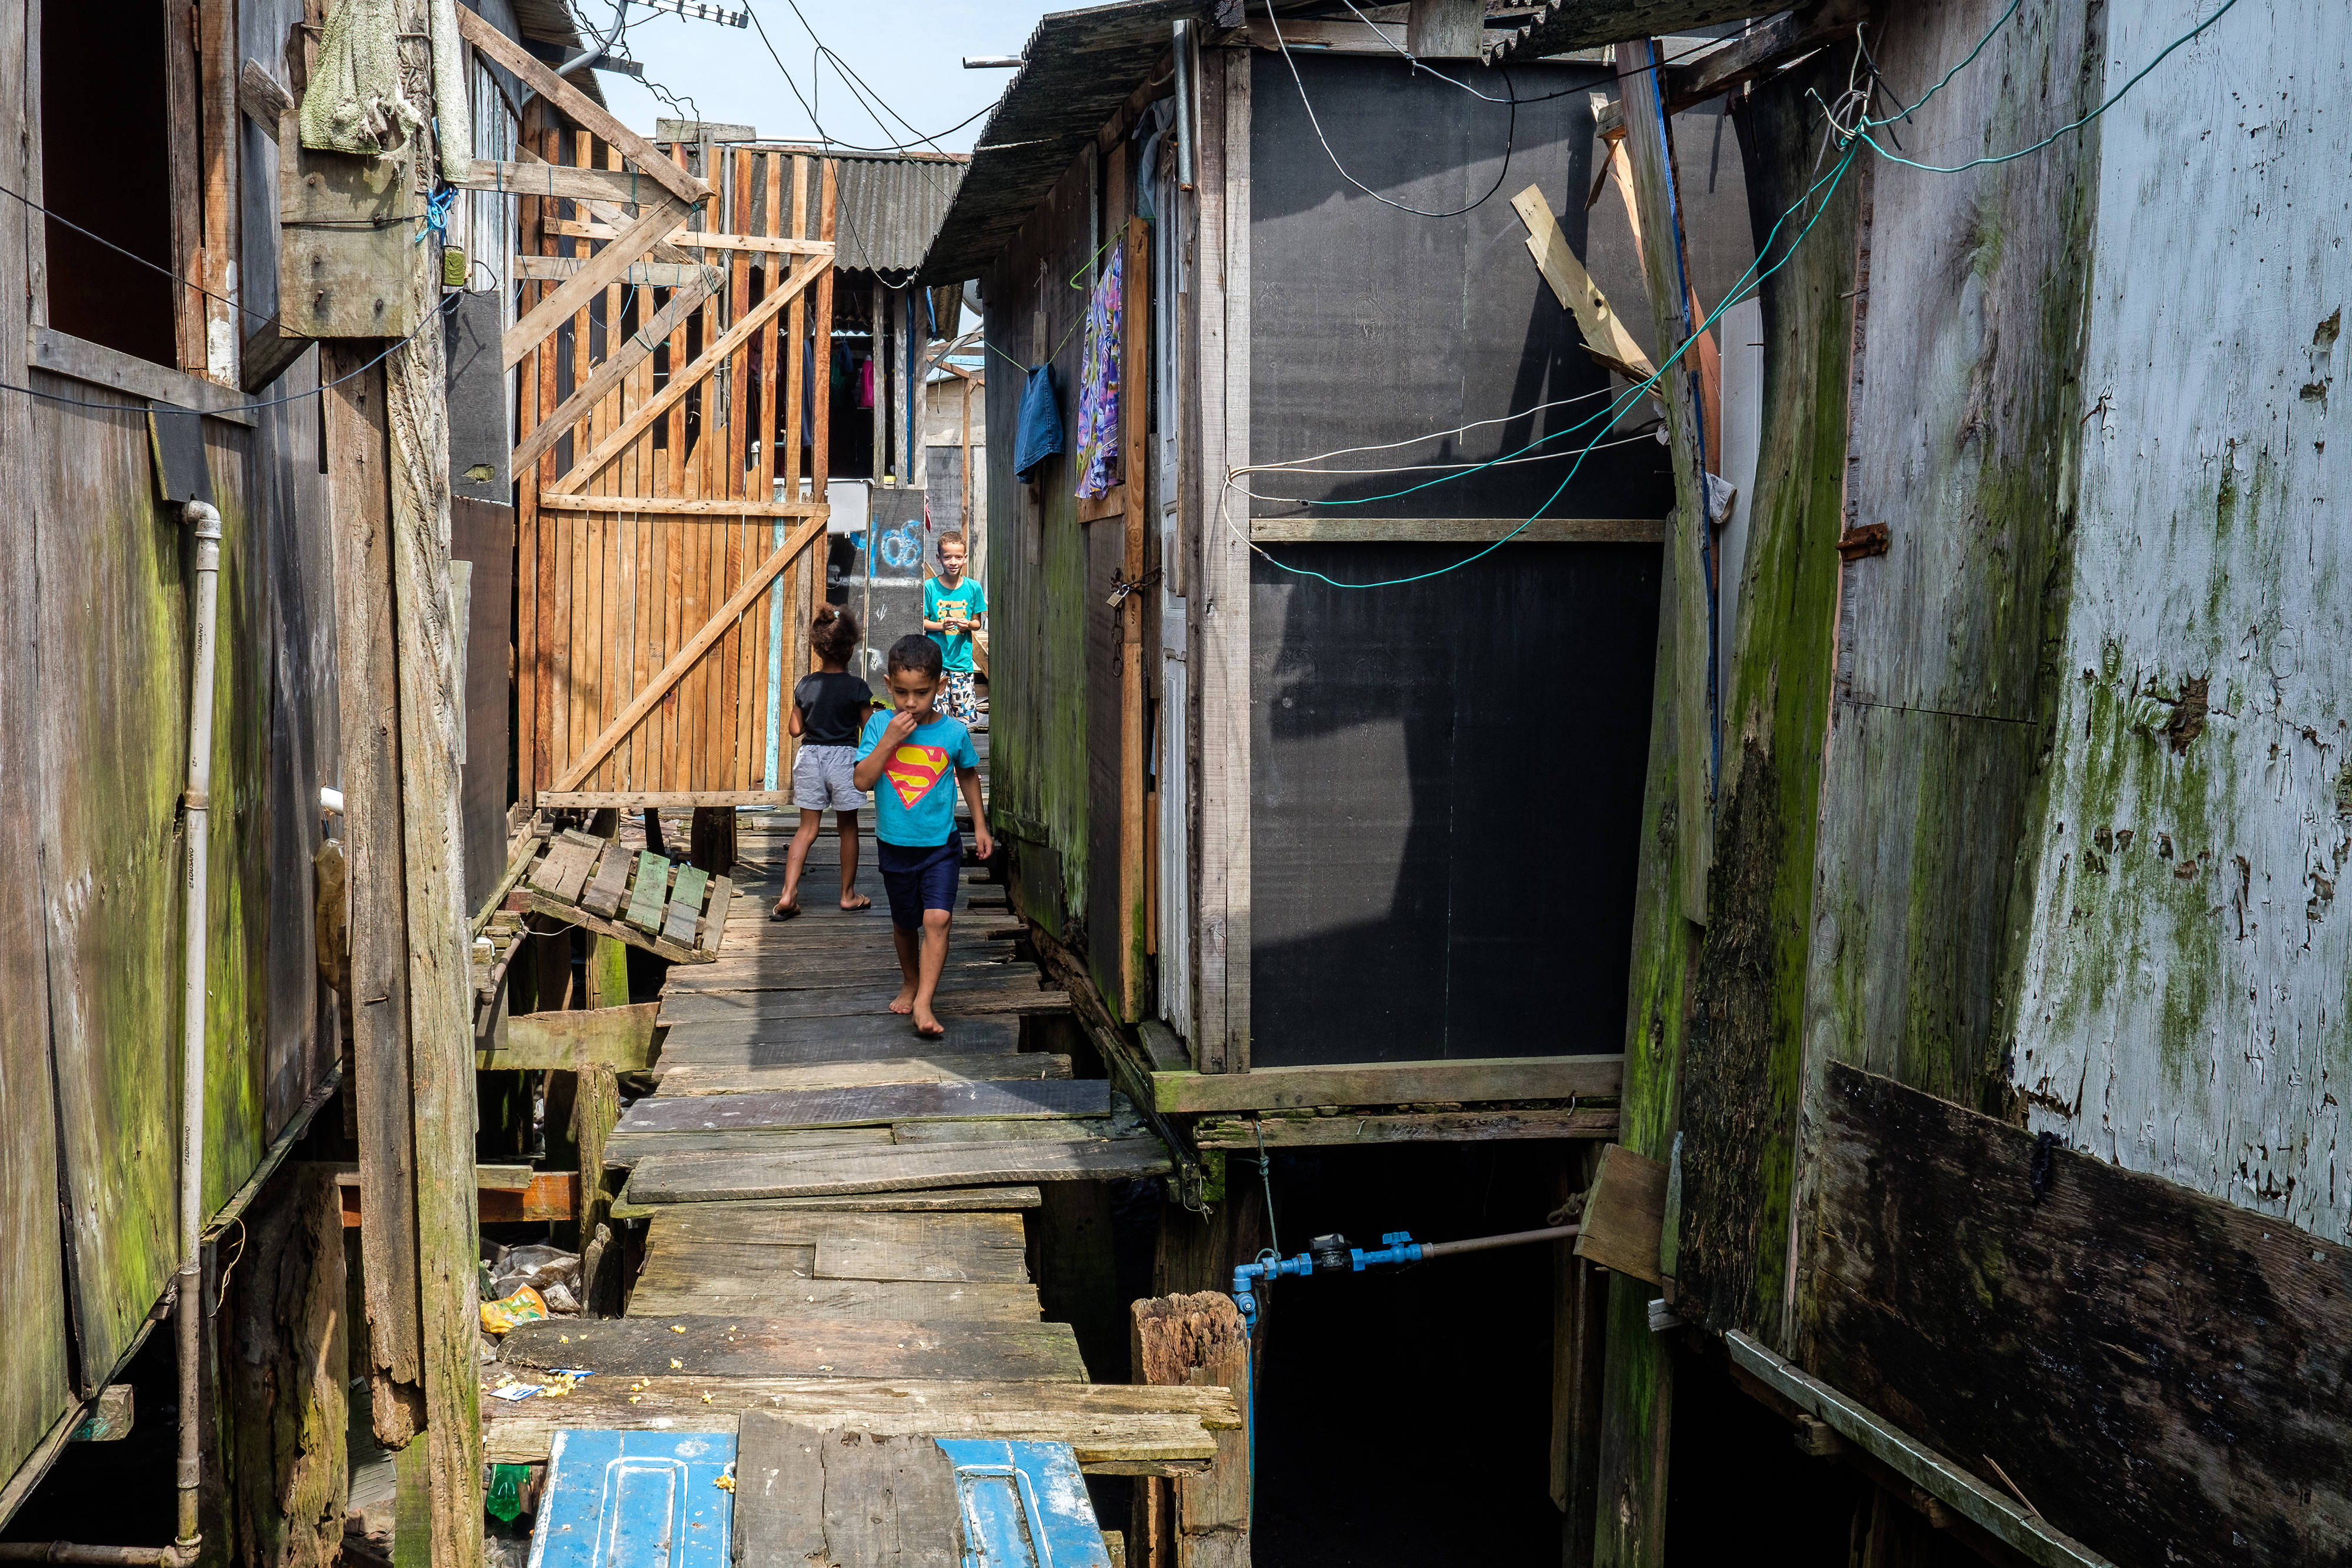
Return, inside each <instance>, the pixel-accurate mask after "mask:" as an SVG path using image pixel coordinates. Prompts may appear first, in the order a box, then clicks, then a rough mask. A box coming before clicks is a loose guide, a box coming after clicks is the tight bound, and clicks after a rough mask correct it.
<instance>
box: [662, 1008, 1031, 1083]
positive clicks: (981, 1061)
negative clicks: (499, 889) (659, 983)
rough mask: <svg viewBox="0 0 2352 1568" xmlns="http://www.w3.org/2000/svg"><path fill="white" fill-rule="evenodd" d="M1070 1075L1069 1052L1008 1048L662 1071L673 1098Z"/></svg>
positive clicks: (663, 1081)
mask: <svg viewBox="0 0 2352 1568" xmlns="http://www.w3.org/2000/svg"><path fill="white" fill-rule="evenodd" d="M646 1005H647V1006H656V1007H657V1006H658V1005H659V1004H657V1003H648V1004H646ZM1069 1076H1070V1059H1069V1058H1068V1057H1066V1056H1053V1055H1048V1054H1047V1053H1045V1052H1044V1051H1003V1052H999V1053H997V1054H994V1055H986V1056H934V1057H920V1056H911V1057H898V1058H886V1059H884V1060H882V1061H817V1062H794V1063H780V1064H778V1065H776V1066H772V1067H718V1066H711V1067H700V1066H697V1067H679V1068H677V1069H674V1070H672V1071H666V1072H664V1073H662V1075H661V1092H662V1095H663V1097H664V1098H668V1097H670V1096H673V1095H695V1094H743V1093H748V1092H752V1091H755V1090H776V1091H785V1090H805V1089H844V1088H853V1087H860V1086H863V1087H879V1086H881V1085H884V1084H895V1083H964V1082H986V1081H990V1080H1000V1079H1001V1080H1014V1079H1046V1078H1067V1077H1069Z"/></svg>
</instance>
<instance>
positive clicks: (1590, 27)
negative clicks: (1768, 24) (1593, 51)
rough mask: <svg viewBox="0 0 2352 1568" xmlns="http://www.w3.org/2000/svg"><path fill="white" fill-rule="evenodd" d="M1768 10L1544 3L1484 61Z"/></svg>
mask: <svg viewBox="0 0 2352 1568" xmlns="http://www.w3.org/2000/svg"><path fill="white" fill-rule="evenodd" d="M1770 9H1771V7H1770V6H1769V5H1759V4H1758V0H1729V3H1728V4H1727V3H1726V0H1544V5H1543V7H1542V10H1541V13H1540V14H1539V15H1538V16H1537V17H1536V19H1535V20H1534V21H1532V22H1530V23H1528V25H1527V26H1523V27H1520V28H1518V29H1517V30H1516V31H1514V32H1512V33H1510V34H1508V35H1507V36H1506V37H1503V38H1502V39H1501V40H1500V41H1499V42H1497V43H1496V44H1495V45H1493V46H1492V47H1489V48H1488V49H1487V51H1486V58H1487V59H1488V60H1490V61H1492V60H1510V59H1528V60H1531V59H1540V58H1542V57H1544V56H1546V55H1563V54H1566V53H1568V52H1569V51H1570V49H1589V48H1591V47H1594V46H1595V45H1598V44H1616V43H1622V42H1623V41H1624V40H1625V39H1627V38H1662V37H1665V36H1666V35H1667V34H1669V33H1681V32H1686V31H1688V30H1689V29H1691V28H1693V27H1706V26H1713V25H1715V24H1716V23H1718V22H1738V21H1742V20H1744V19H1746V18H1747V17H1749V16H1758V15H1760V14H1761V13H1763V12H1765V11H1769V10H1770Z"/></svg>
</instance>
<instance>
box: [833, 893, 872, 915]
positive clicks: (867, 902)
mask: <svg viewBox="0 0 2352 1568" xmlns="http://www.w3.org/2000/svg"><path fill="white" fill-rule="evenodd" d="M841 907H842V908H844V909H846V910H851V911H853V912H854V911H856V910H860V909H871V908H873V907H874V901H873V900H872V899H870V898H868V897H866V895H865V894H862V893H845V894H842V895H841Z"/></svg>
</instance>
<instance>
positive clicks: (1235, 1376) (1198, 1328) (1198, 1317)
mask: <svg viewBox="0 0 2352 1568" xmlns="http://www.w3.org/2000/svg"><path fill="white" fill-rule="evenodd" d="M1133 1312H1134V1324H1133V1338H1132V1340H1131V1342H1130V1348H1131V1350H1132V1351H1133V1354H1134V1358H1135V1381H1136V1382H1138V1383H1142V1384H1151V1385H1160V1386H1169V1385H1192V1386H1193V1387H1208V1388H1225V1389H1230V1390H1231V1391H1232V1392H1233V1396H1234V1402H1235V1403H1236V1404H1238V1405H1240V1406H1242V1407H1243V1408H1244V1409H1247V1408H1249V1382H1250V1358H1249V1341H1248V1340H1247V1339H1246V1338H1245V1337H1244V1335H1243V1333H1242V1315H1241V1312H1239V1311H1238V1310H1237V1309H1236V1308H1235V1307H1234V1302H1233V1298H1232V1297H1230V1296H1225V1295H1221V1294H1219V1293H1218V1292H1216V1291H1201V1292H1199V1293H1197V1294H1194V1295H1181V1296H1162V1297H1155V1298H1152V1299H1150V1300H1147V1301H1138V1302H1136V1303H1135V1305H1134V1308H1133ZM1171 1492H1172V1495H1171ZM1249 1527H1250V1445H1249V1434H1248V1433H1247V1432H1246V1431H1231V1430H1227V1431H1221V1432H1219V1433H1218V1434H1217V1457H1216V1459H1215V1461H1214V1462H1213V1463H1212V1464H1211V1465H1210V1467H1209V1469H1208V1471H1207V1473H1206V1474H1203V1475H1198V1476H1179V1477H1177V1478H1175V1479H1172V1480H1160V1479H1157V1478H1152V1479H1147V1480H1145V1482H1144V1484H1143V1485H1142V1486H1141V1487H1139V1489H1138V1490H1137V1504H1136V1520H1135V1529H1134V1531H1133V1533H1132V1534H1131V1535H1130V1536H1129V1542H1130V1545H1129V1552H1130V1561H1131V1562H1132V1563H1135V1565H1136V1568H1245V1565H1246V1564H1247V1563H1248V1562H1249V1560H1250V1547H1249Z"/></svg>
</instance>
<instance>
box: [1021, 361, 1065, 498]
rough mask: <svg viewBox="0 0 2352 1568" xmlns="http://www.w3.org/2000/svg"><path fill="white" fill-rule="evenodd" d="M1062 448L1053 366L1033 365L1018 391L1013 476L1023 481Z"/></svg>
mask: <svg viewBox="0 0 2352 1568" xmlns="http://www.w3.org/2000/svg"><path fill="white" fill-rule="evenodd" d="M1062 450H1063V441H1062V410H1061V408H1060V405H1058V404H1057V403H1055V401H1054V367H1053V366H1051V365H1034V366H1032V367H1030V371H1029V384H1028V385H1027V386H1025V387H1024V388H1023V389H1022V392H1021V425H1020V430H1019V432H1018V434H1016V436H1015V437H1014V440H1013V477H1014V478H1016V479H1018V480H1020V481H1021V482H1022V483H1023V484H1024V485H1025V484H1027V483H1028V482H1029V477H1030V476H1031V475H1032V474H1034V472H1035V471H1036V468H1037V465H1039V464H1041V463H1043V462H1045V459H1046V458H1048V457H1051V456H1053V455H1055V453H1057V452H1060V451H1062Z"/></svg>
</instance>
